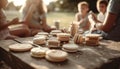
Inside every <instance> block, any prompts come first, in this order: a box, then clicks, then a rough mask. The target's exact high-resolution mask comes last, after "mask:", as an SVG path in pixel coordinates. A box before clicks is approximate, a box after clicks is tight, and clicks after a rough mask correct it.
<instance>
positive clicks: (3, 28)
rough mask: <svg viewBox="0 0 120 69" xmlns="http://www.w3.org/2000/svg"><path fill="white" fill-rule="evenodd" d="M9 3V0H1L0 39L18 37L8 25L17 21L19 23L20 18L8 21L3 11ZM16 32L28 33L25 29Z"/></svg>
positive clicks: (20, 33)
mask: <svg viewBox="0 0 120 69" xmlns="http://www.w3.org/2000/svg"><path fill="white" fill-rule="evenodd" d="M7 3H8V1H7V0H0V40H3V39H13V38H15V37H16V36H13V35H11V34H10V31H9V29H8V26H10V25H15V24H16V23H18V18H15V19H13V20H12V21H10V22H7V20H6V16H5V14H4V11H3V9H4V8H5V7H6V6H7ZM15 33H17V34H19V35H22V34H23V33H24V34H25V33H26V34H28V33H27V31H26V30H24V31H22V30H19V31H16V32H15ZM26 34H25V35H26Z"/></svg>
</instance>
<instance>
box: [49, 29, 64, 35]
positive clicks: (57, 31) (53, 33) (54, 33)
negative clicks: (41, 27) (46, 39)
mask: <svg viewBox="0 0 120 69" xmlns="http://www.w3.org/2000/svg"><path fill="white" fill-rule="evenodd" d="M58 33H62V31H61V30H52V31H51V32H50V34H51V35H53V36H56V35H57V34H58Z"/></svg>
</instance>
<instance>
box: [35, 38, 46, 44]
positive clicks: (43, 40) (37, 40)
mask: <svg viewBox="0 0 120 69" xmlns="http://www.w3.org/2000/svg"><path fill="white" fill-rule="evenodd" d="M33 43H35V44H38V45H44V44H46V37H45V36H39V37H34V39H33Z"/></svg>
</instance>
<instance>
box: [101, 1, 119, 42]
mask: <svg viewBox="0 0 120 69" xmlns="http://www.w3.org/2000/svg"><path fill="white" fill-rule="evenodd" d="M107 9H108V11H107V15H106V18H105V21H104V22H103V25H101V26H100V27H99V29H100V30H102V31H104V32H105V33H106V34H107V35H106V36H105V37H104V38H105V39H108V40H114V41H120V0H110V2H109V5H108V8H107Z"/></svg>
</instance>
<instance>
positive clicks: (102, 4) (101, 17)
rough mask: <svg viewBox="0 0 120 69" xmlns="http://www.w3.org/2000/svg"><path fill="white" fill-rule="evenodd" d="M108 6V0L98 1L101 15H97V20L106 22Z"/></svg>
mask: <svg viewBox="0 0 120 69" xmlns="http://www.w3.org/2000/svg"><path fill="white" fill-rule="evenodd" d="M107 5H108V1H107V0H98V1H97V10H98V12H99V14H98V15H97V19H98V20H99V21H100V22H102V23H103V22H104V20H105V17H106V10H107Z"/></svg>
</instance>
